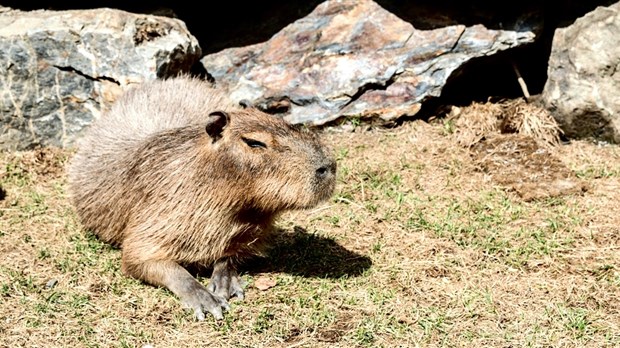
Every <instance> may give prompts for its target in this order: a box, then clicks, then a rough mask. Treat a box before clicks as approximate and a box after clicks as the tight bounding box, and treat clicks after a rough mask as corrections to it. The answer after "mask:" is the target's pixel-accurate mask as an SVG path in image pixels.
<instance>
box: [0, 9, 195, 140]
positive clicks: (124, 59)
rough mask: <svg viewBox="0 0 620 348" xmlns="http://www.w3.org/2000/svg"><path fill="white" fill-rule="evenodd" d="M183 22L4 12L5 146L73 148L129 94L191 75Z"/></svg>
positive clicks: (189, 39)
mask: <svg viewBox="0 0 620 348" xmlns="http://www.w3.org/2000/svg"><path fill="white" fill-rule="evenodd" d="M200 55H201V52H200V47H199V46H198V42H197V41H196V39H195V38H194V37H193V36H192V35H191V34H190V33H189V32H188V30H187V28H186V27H185V24H184V23H183V22H181V21H179V20H176V19H171V18H165V17H157V16H149V15H137V14H132V13H128V12H123V11H118V10H111V9H97V10H79V11H60V12H52V11H33V12H21V11H9V10H7V9H6V8H2V9H1V10H0V127H1V129H2V131H1V133H0V148H3V149H26V148H31V147H34V146H36V145H55V146H69V145H71V144H72V142H73V140H74V139H75V138H76V137H77V136H78V135H79V134H80V132H81V131H82V130H83V129H84V128H85V127H86V126H87V125H88V124H89V123H90V122H91V121H92V120H93V119H94V118H97V117H98V116H99V114H100V112H101V110H102V108H103V107H105V106H106V105H108V104H109V103H110V102H111V101H113V100H114V99H115V98H116V97H117V96H118V95H119V94H120V93H121V91H122V90H123V89H125V88H126V87H128V86H130V85H131V84H135V83H141V82H143V81H144V80H146V79H154V78H158V77H167V76H170V75H174V74H176V73H178V72H180V71H189V69H190V67H191V65H192V64H193V63H194V62H197V61H198V59H199V58H200Z"/></svg>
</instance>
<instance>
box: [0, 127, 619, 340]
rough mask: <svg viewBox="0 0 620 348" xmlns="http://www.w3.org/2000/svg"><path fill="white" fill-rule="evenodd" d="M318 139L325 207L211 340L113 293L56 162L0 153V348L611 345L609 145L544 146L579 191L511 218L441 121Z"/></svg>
mask: <svg viewBox="0 0 620 348" xmlns="http://www.w3.org/2000/svg"><path fill="white" fill-rule="evenodd" d="M326 137H327V139H328V141H329V142H330V143H331V144H332V146H333V147H334V150H335V152H336V153H337V156H338V162H339V184H338V190H337V193H336V195H335V196H334V198H333V199H332V200H331V201H330V202H329V203H327V204H326V205H324V206H322V207H319V208H317V209H315V210H313V211H310V212H295V213H290V214H287V215H286V216H285V217H284V219H283V220H282V221H281V222H280V224H279V226H280V228H281V229H282V237H281V238H280V241H279V243H278V245H277V246H276V247H275V248H274V250H273V251H272V253H271V256H270V258H268V259H264V260H257V261H256V262H255V263H253V264H251V265H248V267H247V268H246V272H245V273H244V275H243V277H244V278H245V279H246V280H247V281H248V282H249V284H250V285H249V287H248V289H247V291H246V292H247V298H246V300H245V301H243V302H237V301H234V302H233V305H232V310H231V312H229V313H228V314H227V315H226V317H225V320H224V321H223V322H219V323H216V322H214V321H213V320H210V319H209V320H206V321H205V322H195V321H194V320H193V318H192V315H191V313H189V312H185V311H182V310H181V309H180V306H179V303H178V301H177V299H176V298H174V297H173V296H172V295H171V294H170V293H169V292H168V291H166V290H164V289H159V288H155V287H151V286H146V285H144V284H141V283H140V282H138V281H135V280H131V279H127V278H125V277H123V276H122V274H121V272H120V269H119V251H118V250H116V249H114V248H111V247H109V246H107V245H105V244H103V243H100V242H99V241H98V240H97V239H96V238H94V237H93V236H92V235H90V234H88V233H87V232H85V231H83V230H82V229H81V227H80V226H79V224H78V223H77V220H76V217H75V215H74V213H73V210H72V208H71V207H70V205H69V203H68V201H67V199H66V192H65V190H66V179H65V177H64V175H63V172H62V170H61V169H62V166H63V163H64V162H65V161H66V158H68V157H70V155H71V154H70V153H65V152H54V151H50V152H48V153H47V155H40V154H39V153H38V152H28V153H22V154H10V153H2V154H0V164H1V167H0V174H1V175H2V176H1V178H0V186H2V188H3V189H4V190H5V191H6V194H5V197H4V199H3V200H1V201H0V255H2V256H1V257H2V261H1V263H0V346H3V347H4V346H6V347H15V346H29V347H70V346H73V347H98V346H101V347H142V346H144V345H147V344H150V345H152V346H154V347H185V346H187V347H197V346H210V347H417V346H419V347H472V346H484V347H550V346H552V347H615V346H618V345H620V327H619V326H620V324H619V323H620V301H619V296H620V288H619V286H620V273H619V268H618V267H620V266H619V261H620V253H619V248H620V233H619V232H620V231H619V226H620V206H619V205H618V201H620V189H619V188H620V149H619V148H618V147H617V146H597V145H594V144H591V143H588V142H584V141H579V142H573V143H572V144H570V145H561V146H558V147H557V148H556V150H555V152H554V154H555V156H556V157H557V158H558V159H560V160H561V162H562V163H563V165H565V166H566V167H567V168H568V169H569V171H570V172H572V173H574V175H577V176H578V177H579V178H580V179H581V180H584V181H585V182H587V184H588V186H589V190H588V191H586V192H583V193H580V194H569V195H559V196H555V197H550V198H545V199H538V200H532V201H530V202H526V201H524V200H523V199H522V198H521V197H520V196H519V195H518V194H517V193H516V192H514V191H513V190H511V189H510V188H509V187H508V186H505V185H504V184H502V183H500V182H498V181H496V180H495V179H494V178H493V173H492V172H491V171H489V170H481V167H480V164H479V162H478V161H477V159H476V157H475V153H474V152H473V150H470V149H468V148H464V147H461V146H458V145H457V142H456V140H455V138H454V137H453V136H452V134H450V133H449V132H446V128H445V124H444V123H443V122H437V123H434V124H427V123H424V122H410V123H407V124H405V125H403V126H401V127H399V128H396V129H392V130H389V131H386V130H373V131H359V130H358V131H356V132H353V133H336V132H334V133H327V134H326ZM45 168H47V169H45ZM515 168H518V167H515ZM515 175H519V173H515ZM206 276H208V274H207V275H206ZM265 278H267V279H270V280H275V281H276V286H275V287H271V288H268V289H267V290H264V291H262V290H258V289H257V288H256V287H255V286H254V285H253V284H254V282H255V281H256V280H258V279H261V282H262V281H263V280H264V279H265ZM200 279H201V280H202V281H203V282H206V281H207V278H205V277H202V278H200Z"/></svg>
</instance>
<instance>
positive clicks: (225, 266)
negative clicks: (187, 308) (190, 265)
mask: <svg viewBox="0 0 620 348" xmlns="http://www.w3.org/2000/svg"><path fill="white" fill-rule="evenodd" d="M244 283H245V282H244V281H243V279H241V277H239V274H238V273H237V271H236V270H235V268H234V267H232V266H231V265H230V262H229V260H227V259H220V260H218V261H216V262H215V265H214V266H213V274H212V275H211V280H210V281H209V285H207V289H208V290H209V291H210V292H211V293H212V294H215V295H216V296H220V297H223V298H225V299H227V300H228V299H230V298H231V297H233V296H235V297H237V298H238V299H240V300H243V297H244V292H243V287H244V285H245V284H244Z"/></svg>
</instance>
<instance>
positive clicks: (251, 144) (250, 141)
mask: <svg viewBox="0 0 620 348" xmlns="http://www.w3.org/2000/svg"><path fill="white" fill-rule="evenodd" d="M241 140H243V142H245V143H246V144H248V146H249V147H261V148H263V149H266V148H267V145H265V143H263V142H262V141H258V140H254V139H250V138H241Z"/></svg>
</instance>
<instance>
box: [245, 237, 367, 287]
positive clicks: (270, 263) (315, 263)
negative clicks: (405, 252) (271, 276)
mask: <svg viewBox="0 0 620 348" xmlns="http://www.w3.org/2000/svg"><path fill="white" fill-rule="evenodd" d="M272 245H273V246H272V247H271V248H270V249H269V251H268V253H267V255H266V256H265V257H257V258H254V259H252V260H250V261H249V262H246V263H245V264H243V265H242V266H241V267H240V271H241V272H243V273H246V272H247V273H249V274H256V273H265V272H282V273H288V274H292V275H297V276H302V277H309V278H310V277H314V278H333V279H335V278H340V277H343V276H357V275H360V274H362V273H363V272H364V271H365V270H367V269H368V268H370V266H371V265H372V261H371V260H370V258H369V257H368V256H364V255H361V254H358V253H356V252H353V251H350V250H347V249H345V248H344V247H342V246H341V245H339V244H338V243H336V241H335V240H334V239H333V238H329V237H323V236H319V235H316V234H314V233H309V232H308V231H306V230H305V229H304V228H302V227H299V226H295V227H294V228H293V230H292V231H291V230H282V229H280V230H278V231H277V233H276V237H275V240H274V242H273V244H272Z"/></svg>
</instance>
